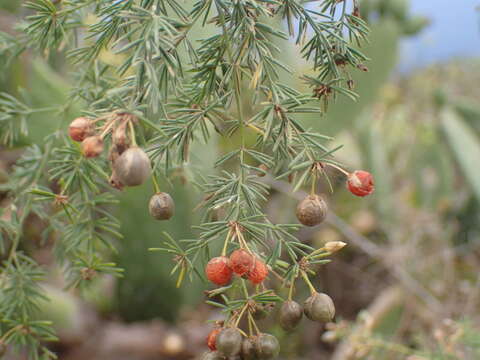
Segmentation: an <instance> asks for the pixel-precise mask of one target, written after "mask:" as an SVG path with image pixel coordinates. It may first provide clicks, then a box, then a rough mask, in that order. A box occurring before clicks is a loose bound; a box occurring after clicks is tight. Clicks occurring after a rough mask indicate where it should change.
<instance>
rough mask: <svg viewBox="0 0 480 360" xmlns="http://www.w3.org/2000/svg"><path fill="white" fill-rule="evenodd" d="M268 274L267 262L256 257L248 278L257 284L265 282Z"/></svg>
mask: <svg viewBox="0 0 480 360" xmlns="http://www.w3.org/2000/svg"><path fill="white" fill-rule="evenodd" d="M267 275H268V268H267V265H265V263H264V262H263V261H262V260H260V259H257V258H255V262H254V265H253V269H252V270H251V271H250V272H249V273H248V280H250V281H251V282H252V283H253V284H255V285H257V284H260V283H261V282H263V280H265V278H266V277H267Z"/></svg>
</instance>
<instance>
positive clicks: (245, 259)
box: [230, 249, 255, 276]
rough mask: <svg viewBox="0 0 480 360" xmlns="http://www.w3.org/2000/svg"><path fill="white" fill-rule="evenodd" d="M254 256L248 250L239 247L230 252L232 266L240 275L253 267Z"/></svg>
mask: <svg viewBox="0 0 480 360" xmlns="http://www.w3.org/2000/svg"><path fill="white" fill-rule="evenodd" d="M254 260H255V259H254V257H253V256H252V254H250V253H249V252H248V251H247V250H244V249H238V250H235V251H234V252H232V253H231V254H230V266H231V268H232V270H233V272H234V273H235V274H237V275H239V276H242V275H245V274H247V273H248V272H250V271H251V270H252V269H253V266H254Z"/></svg>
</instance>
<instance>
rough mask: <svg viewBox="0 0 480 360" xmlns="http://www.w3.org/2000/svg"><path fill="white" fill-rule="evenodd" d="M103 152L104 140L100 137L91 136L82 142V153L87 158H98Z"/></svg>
mask: <svg viewBox="0 0 480 360" xmlns="http://www.w3.org/2000/svg"><path fill="white" fill-rule="evenodd" d="M102 151H103V140H102V138H101V137H100V136H89V137H87V138H86V139H85V140H83V141H82V153H83V155H84V156H85V157H87V158H92V157H97V156H98V155H100V154H101V153H102Z"/></svg>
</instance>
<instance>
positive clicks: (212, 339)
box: [207, 329, 222, 351]
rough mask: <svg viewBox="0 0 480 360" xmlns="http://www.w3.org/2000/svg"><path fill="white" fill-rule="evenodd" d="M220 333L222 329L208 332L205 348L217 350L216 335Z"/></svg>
mask: <svg viewBox="0 0 480 360" xmlns="http://www.w3.org/2000/svg"><path fill="white" fill-rule="evenodd" d="M220 331H222V329H213V330H212V331H210V334H208V337H207V346H208V348H209V349H210V350H212V351H214V350H217V345H216V343H217V335H218V334H219V333H220Z"/></svg>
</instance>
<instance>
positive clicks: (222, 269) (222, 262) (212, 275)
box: [205, 256, 233, 286]
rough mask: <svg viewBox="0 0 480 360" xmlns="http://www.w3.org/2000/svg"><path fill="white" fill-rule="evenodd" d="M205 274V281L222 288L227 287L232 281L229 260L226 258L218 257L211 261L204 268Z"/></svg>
mask: <svg viewBox="0 0 480 360" xmlns="http://www.w3.org/2000/svg"><path fill="white" fill-rule="evenodd" d="M205 274H206V275H207V279H208V280H210V281H211V282H212V283H214V284H216V285H219V286H223V285H227V284H228V283H229V282H230V280H231V279H232V274H233V273H232V269H231V268H230V260H229V258H227V257H226V256H218V257H214V258H213V259H211V260H210V261H209V262H208V264H207V266H206V268H205Z"/></svg>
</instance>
